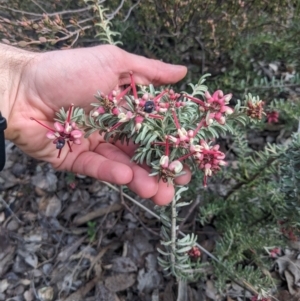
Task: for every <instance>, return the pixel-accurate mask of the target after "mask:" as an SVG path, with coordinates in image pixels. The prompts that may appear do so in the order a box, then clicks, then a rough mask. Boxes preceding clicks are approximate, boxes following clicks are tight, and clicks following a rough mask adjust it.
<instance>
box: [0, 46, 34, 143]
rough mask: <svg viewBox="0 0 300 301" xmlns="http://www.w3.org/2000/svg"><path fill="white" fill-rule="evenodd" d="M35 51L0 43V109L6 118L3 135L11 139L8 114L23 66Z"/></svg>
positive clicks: (14, 98)
mask: <svg viewBox="0 0 300 301" xmlns="http://www.w3.org/2000/svg"><path fill="white" fill-rule="evenodd" d="M35 55H36V54H35V53H32V52H28V51H24V50H22V49H18V48H15V47H12V46H8V45H4V44H0V111H1V114H2V116H3V117H5V118H6V120H7V124H8V127H7V129H6V130H5V137H6V139H8V140H11V137H12V131H10V126H9V125H10V116H11V113H12V110H13V107H14V104H15V100H16V97H17V95H18V90H19V85H20V83H21V80H22V74H23V71H24V68H25V66H26V65H27V64H28V63H29V62H30V60H31V59H32V58H34V57H35Z"/></svg>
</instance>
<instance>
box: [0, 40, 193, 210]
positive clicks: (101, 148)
mask: <svg viewBox="0 0 300 301" xmlns="http://www.w3.org/2000/svg"><path fill="white" fill-rule="evenodd" d="M0 70H1V72H0V95H1V96H0V110H1V112H2V115H3V116H4V117H6V119H7V122H8V128H7V130H6V131H5V136H6V139H8V140H11V141H12V142H13V143H14V144H15V145H17V146H18V147H19V148H20V149H21V150H22V151H24V152H25V153H26V154H28V155H29V156H32V157H34V158H36V159H38V160H42V161H46V162H49V163H51V164H52V165H53V167H54V168H55V169H57V170H68V171H72V172H74V173H79V174H84V175H87V176H91V177H93V178H96V179H98V180H101V181H107V182H110V183H113V184H118V185H127V186H128V187H129V188H130V189H131V190H132V191H134V192H135V193H137V194H138V195H140V196H141V197H143V198H151V199H152V200H153V201H154V202H155V203H156V204H158V205H165V204H168V203H169V202H170V201H171V200H172V198H173V195H174V188H173V187H172V186H167V184H166V183H163V182H162V181H160V182H158V180H157V178H155V177H149V169H148V168H147V167H145V166H143V167H142V166H139V165H137V164H135V163H133V162H131V160H130V158H131V156H132V154H133V152H134V149H135V146H134V145H133V144H129V145H121V144H115V145H113V144H110V143H106V142H105V141H104V140H103V138H102V137H101V136H100V135H99V134H98V133H94V134H92V135H91V136H90V137H89V138H88V139H83V140H82V143H81V144H80V145H74V147H72V150H73V151H72V152H70V151H69V149H68V147H64V148H63V149H62V152H61V155H60V158H57V150H56V149H55V145H54V144H53V143H52V141H51V140H49V139H47V138H46V132H47V130H46V129H45V128H43V127H42V126H41V125H39V124H38V123H36V122H34V121H32V120H31V119H30V118H31V117H33V118H35V119H37V120H39V121H41V122H43V123H44V124H46V125H48V126H50V127H53V118H54V116H55V112H57V111H59V109H60V108H61V107H64V108H65V109H67V108H68V107H69V106H70V104H71V103H73V104H74V105H75V107H76V106H78V107H82V108H83V109H85V110H86V111H89V110H90V109H91V106H90V103H91V102H95V99H94V96H93V95H94V94H95V93H96V91H98V90H100V91H101V92H103V93H105V94H108V93H109V92H111V90H113V89H114V88H116V87H120V86H123V85H126V84H130V76H129V74H130V72H132V73H133V76H134V80H135V82H136V84H143V85H148V84H150V83H151V84H154V85H163V84H172V83H175V82H177V81H179V80H180V79H182V78H183V77H184V76H185V74H186V71H187V70H186V68H185V67H184V66H178V65H171V64H166V63H163V62H161V61H157V60H151V59H147V58H145V57H142V56H137V55H134V54H130V53H128V52H126V51H124V50H122V49H120V48H118V47H116V46H112V45H102V46H96V47H91V48H81V49H72V50H58V51H51V52H44V53H34V52H28V51H24V50H21V49H17V48H14V47H11V46H7V45H3V44H0ZM186 171H187V172H186V174H185V175H183V176H181V177H178V178H177V183H178V184H186V183H188V182H189V180H190V177H191V174H190V172H189V171H188V170H186Z"/></svg>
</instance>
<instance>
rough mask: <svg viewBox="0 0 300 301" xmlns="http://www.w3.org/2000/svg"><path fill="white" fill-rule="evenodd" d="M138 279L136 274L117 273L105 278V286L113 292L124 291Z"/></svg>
mask: <svg viewBox="0 0 300 301" xmlns="http://www.w3.org/2000/svg"><path fill="white" fill-rule="evenodd" d="M135 280H136V276H135V274H117V275H113V276H110V277H107V278H106V279H105V286H106V287H107V288H108V289H109V290H110V291H111V292H120V291H124V290H126V289H127V288H129V287H131V286H132V285H133V284H134V283H135Z"/></svg>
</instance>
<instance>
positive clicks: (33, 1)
mask: <svg viewBox="0 0 300 301" xmlns="http://www.w3.org/2000/svg"><path fill="white" fill-rule="evenodd" d="M31 2H32V3H34V4H35V5H36V6H37V7H38V8H40V9H41V10H42V11H43V12H44V13H45V14H47V15H48V13H47V12H46V10H45V9H44V8H43V7H42V6H41V5H40V4H38V3H37V2H36V1H35V0H31Z"/></svg>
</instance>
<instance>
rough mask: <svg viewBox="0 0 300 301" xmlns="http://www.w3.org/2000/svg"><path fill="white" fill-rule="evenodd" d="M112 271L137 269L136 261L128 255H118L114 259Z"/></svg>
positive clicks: (121, 271) (123, 271)
mask: <svg viewBox="0 0 300 301" xmlns="http://www.w3.org/2000/svg"><path fill="white" fill-rule="evenodd" d="M111 269H112V271H114V272H119V273H130V272H135V271H137V267H136V265H135V263H134V262H133V261H132V260H131V259H130V258H128V257H118V258H115V259H114V260H113V264H112V268H111Z"/></svg>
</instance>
